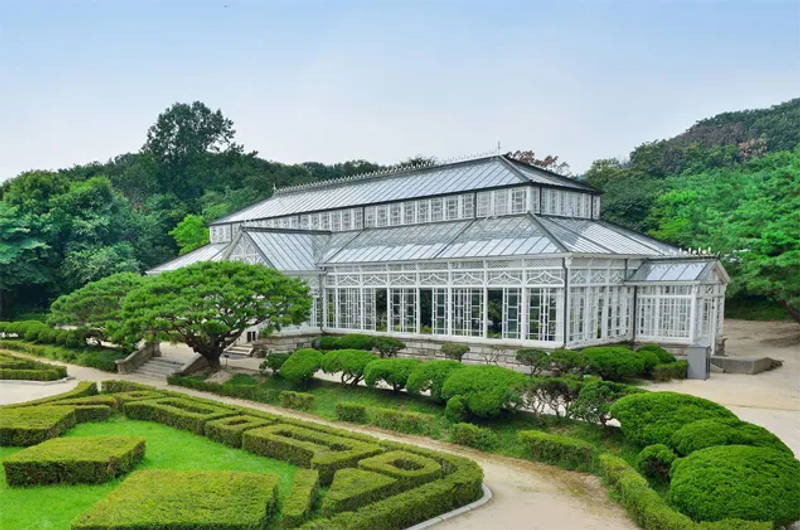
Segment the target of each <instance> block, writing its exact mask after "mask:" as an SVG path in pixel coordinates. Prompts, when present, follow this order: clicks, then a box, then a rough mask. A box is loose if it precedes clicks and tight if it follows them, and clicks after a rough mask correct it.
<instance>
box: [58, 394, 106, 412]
mask: <svg viewBox="0 0 800 530" xmlns="http://www.w3.org/2000/svg"><path fill="white" fill-rule="evenodd" d="M52 404H53V405H58V406H61V405H81V406H83V405H103V406H106V407H108V408H110V409H114V410H116V409H117V408H119V403H118V401H117V400H116V399H114V396H109V395H95V396H84V397H76V398H67V399H59V400H56V401H53V402H52Z"/></svg>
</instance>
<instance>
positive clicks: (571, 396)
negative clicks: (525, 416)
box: [523, 375, 582, 417]
mask: <svg viewBox="0 0 800 530" xmlns="http://www.w3.org/2000/svg"><path fill="white" fill-rule="evenodd" d="M581 386H582V381H581V380H580V379H578V378H577V377H575V376H571V375H565V376H563V377H539V376H536V377H531V379H530V381H528V383H527V384H526V385H525V389H524V391H523V399H524V402H525V405H526V406H527V407H528V408H529V409H530V410H532V411H533V412H534V414H538V415H541V414H555V415H556V417H562V416H566V415H567V412H568V411H569V408H570V405H571V404H572V402H573V401H575V399H577V397H578V393H579V392H580V390H581Z"/></svg>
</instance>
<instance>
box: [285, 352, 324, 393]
mask: <svg viewBox="0 0 800 530" xmlns="http://www.w3.org/2000/svg"><path fill="white" fill-rule="evenodd" d="M321 362H322V354H321V353H320V352H318V351H317V350H312V349H310V348H306V349H300V350H297V351H295V352H294V353H293V354H291V355H290V356H289V358H288V359H286V361H284V363H283V365H282V366H281V376H282V377H283V378H284V379H287V380H288V381H290V382H291V383H292V384H293V385H297V386H300V385H305V384H306V383H308V381H309V380H310V379H311V378H312V377H314V374H315V373H316V372H317V370H319V367H320V363H321Z"/></svg>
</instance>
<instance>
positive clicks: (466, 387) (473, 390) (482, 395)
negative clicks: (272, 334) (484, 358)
mask: <svg viewBox="0 0 800 530" xmlns="http://www.w3.org/2000/svg"><path fill="white" fill-rule="evenodd" d="M528 379H529V378H528V377H527V376H526V375H524V374H521V373H519V372H515V371H514V370H510V369H508V368H503V367H501V366H488V365H476V366H465V367H464V368H461V369H460V370H454V371H452V372H450V374H449V375H448V376H447V379H445V382H444V386H443V387H442V397H443V398H444V399H450V398H451V397H453V396H461V397H462V398H463V399H464V405H465V406H466V408H467V411H469V412H470V413H471V414H474V415H475V416H478V417H481V418H491V417H494V416H497V415H499V414H500V412H501V411H502V410H503V409H509V410H513V409H516V408H517V407H519V406H520V405H522V391H523V389H524V388H525V385H526V384H527V381H528Z"/></svg>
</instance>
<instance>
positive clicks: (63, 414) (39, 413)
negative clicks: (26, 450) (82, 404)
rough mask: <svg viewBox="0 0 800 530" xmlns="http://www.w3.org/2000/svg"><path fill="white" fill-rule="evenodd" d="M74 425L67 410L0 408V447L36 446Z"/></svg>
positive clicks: (64, 408)
mask: <svg viewBox="0 0 800 530" xmlns="http://www.w3.org/2000/svg"><path fill="white" fill-rule="evenodd" d="M74 425H75V411H74V410H73V409H71V408H69V407H51V406H38V407H16V408H0V447H5V446H23V447H27V446H29V445H36V444H38V443H42V442H43V441H45V440H48V439H50V438H55V437H57V436H61V435H62V434H64V433H65V432H66V431H67V430H68V429H70V428H71V427H73V426H74Z"/></svg>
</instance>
